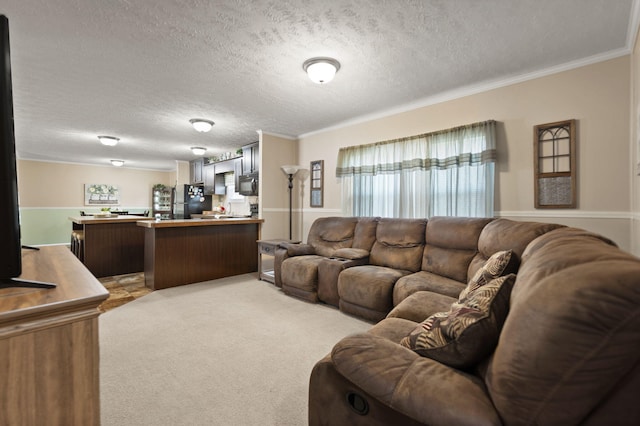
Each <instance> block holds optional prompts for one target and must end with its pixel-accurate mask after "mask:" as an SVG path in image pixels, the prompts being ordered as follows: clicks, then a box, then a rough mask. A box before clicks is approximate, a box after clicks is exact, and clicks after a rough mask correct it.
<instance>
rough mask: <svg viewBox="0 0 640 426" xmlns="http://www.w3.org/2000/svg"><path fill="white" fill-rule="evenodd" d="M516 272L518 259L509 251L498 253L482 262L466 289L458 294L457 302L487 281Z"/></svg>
mask: <svg viewBox="0 0 640 426" xmlns="http://www.w3.org/2000/svg"><path fill="white" fill-rule="evenodd" d="M517 271H518V259H517V258H516V256H514V254H513V252H512V251H511V250H505V251H498V252H496V253H494V254H492V255H491V257H489V259H487V260H486V262H484V265H482V268H480V269H478V271H477V272H476V273H475V275H474V276H473V278H471V279H470V280H469V282H468V283H467V287H466V288H465V289H464V290H462V292H460V295H459V296H458V300H462V299H463V298H464V297H466V296H467V294H468V293H469V292H471V291H474V290H476V289H478V288H479V287H481V286H483V285H485V284H486V283H488V282H489V281H491V280H493V279H495V278H498V277H501V276H503V275H507V274H511V273H516V272H517Z"/></svg>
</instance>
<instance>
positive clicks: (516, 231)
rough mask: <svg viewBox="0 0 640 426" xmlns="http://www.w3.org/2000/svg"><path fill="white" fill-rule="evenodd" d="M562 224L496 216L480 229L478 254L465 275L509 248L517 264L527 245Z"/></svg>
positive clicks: (472, 274) (474, 271)
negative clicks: (523, 220)
mask: <svg viewBox="0 0 640 426" xmlns="http://www.w3.org/2000/svg"><path fill="white" fill-rule="evenodd" d="M563 227H564V225H558V224H555V223H541V222H519V221H513V220H509V219H504V218H498V219H495V220H493V221H492V222H491V223H488V224H487V226H485V227H484V228H483V229H482V232H481V233H480V238H479V239H478V254H476V256H475V257H474V258H473V260H472V261H471V263H470V264H469V270H468V272H467V277H468V278H471V277H473V276H474V275H475V273H476V272H477V271H478V269H480V268H481V267H482V265H484V263H485V262H486V261H487V259H488V258H489V257H491V255H492V254H494V253H496V252H499V251H504V250H511V251H512V252H513V255H514V256H515V258H514V260H515V261H516V262H517V263H518V264H519V263H520V259H521V257H522V253H523V252H524V249H525V248H526V247H527V245H528V244H529V243H530V242H531V241H533V240H534V239H536V238H537V237H539V236H540V235H543V234H545V233H547V232H549V231H553V230H554V229H558V228H563Z"/></svg>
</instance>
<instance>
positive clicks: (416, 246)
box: [276, 218, 640, 425]
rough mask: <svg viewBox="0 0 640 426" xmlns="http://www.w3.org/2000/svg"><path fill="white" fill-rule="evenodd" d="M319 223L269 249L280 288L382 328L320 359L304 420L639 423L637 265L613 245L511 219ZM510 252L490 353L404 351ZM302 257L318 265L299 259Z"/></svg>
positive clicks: (482, 343) (492, 317)
mask: <svg viewBox="0 0 640 426" xmlns="http://www.w3.org/2000/svg"><path fill="white" fill-rule="evenodd" d="M361 221H362V223H363V224H366V225H365V226H362V227H360V228H358V225H359V224H360V222H361ZM318 225H319V226H316V224H315V223H314V225H313V226H312V228H311V230H310V238H309V240H308V243H307V244H302V245H299V246H297V247H293V246H288V247H281V248H279V249H278V250H277V251H276V268H277V272H276V279H277V280H279V281H277V283H278V285H280V286H282V289H283V291H285V292H286V293H287V294H290V295H293V296H297V297H302V298H304V299H306V300H309V301H318V300H320V301H323V302H325V303H329V304H332V305H335V306H338V307H339V308H340V309H341V310H342V311H344V312H347V313H349V314H352V315H358V316H361V317H363V318H366V319H368V320H371V321H379V322H377V323H376V324H375V325H374V326H373V327H372V328H371V329H370V330H369V331H368V332H367V333H361V334H356V335H352V336H348V337H345V338H344V339H342V340H341V341H339V342H337V344H336V345H335V347H334V348H333V350H332V352H331V353H330V354H328V355H327V356H326V357H325V358H323V359H322V360H320V361H318V363H317V364H316V365H315V367H314V368H313V371H312V373H311V379H310V385H309V424H310V425H342V424H349V425H390V424H394V425H395V424H402V425H484V424H487V425H501V424H506V425H512V424H513V425H519V424H528V425H533V424H541V425H542V424H544V425H568V424H584V425H604V424H606V425H609V424H616V425H635V424H640V404H637V395H639V394H640V259H638V258H636V257H634V256H632V255H630V254H627V253H625V252H623V251H621V250H619V249H618V248H617V247H616V246H615V244H614V243H613V242H611V241H609V240H608V239H606V238H603V237H601V236H598V235H595V234H593V233H590V232H587V231H584V230H580V229H575V228H569V227H564V226H561V225H555V224H546V223H535V222H516V221H511V220H507V219H471V218H431V219H429V220H428V221H422V220H406V219H375V218H366V219H365V218H362V219H360V218H323V219H322V220H321V221H320V223H319V224H318ZM350 227H351V228H350ZM348 229H351V231H349V230H348ZM356 229H358V230H359V234H358V233H357V232H356ZM364 229H366V232H364V231H363V230H364ZM311 234H314V236H313V238H311ZM356 234H358V237H356ZM363 235H366V236H367V237H366V238H365V237H363ZM372 235H373V236H374V238H371V236H372ZM320 247H322V248H320ZM296 250H297V251H296ZM416 251H420V255H419V256H416V255H415V253H414V252H416ZM504 251H509V253H510V254H511V258H512V260H513V259H515V262H516V263H515V264H514V265H516V266H518V265H519V268H518V269H517V275H513V274H511V275H505V276H503V277H502V278H499V279H498V280H501V281H500V282H505V284H504V286H503V287H501V288H507V289H508V292H506V290H505V291H502V290H501V291H500V293H499V294H503V293H504V294H503V295H502V296H501V297H503V298H505V299H504V300H505V303H506V305H507V310H508V313H507V312H504V313H503V317H504V318H502V320H503V321H504V323H503V324H501V327H499V328H497V333H498V334H497V335H496V338H495V341H490V342H489V341H487V342H485V341H482V340H480V341H476V342H475V343H474V346H477V347H478V348H482V349H483V350H484V351H485V352H484V353H485V354H486V353H488V354H489V355H488V356H487V355H483V356H482V358H481V359H480V360H479V361H478V362H475V363H473V364H469V365H465V366H464V367H455V366H453V365H455V363H453V362H449V360H448V359H446V358H444V359H440V360H437V359H439V358H438V357H437V356H431V355H429V354H427V355H426V356H421V355H420V354H419V351H418V350H415V348H414V350H412V349H410V348H408V347H406V346H407V345H406V341H407V339H408V336H411V335H414V334H415V333H416V330H418V331H419V330H422V331H423V332H424V328H425V325H424V324H425V323H428V324H429V326H431V323H429V321H424V320H425V319H427V318H434V317H437V316H438V315H440V314H436V313H437V312H446V311H447V310H448V309H450V310H449V313H451V312H454V309H453V308H454V307H455V306H456V303H461V300H462V301H464V300H463V295H462V294H464V293H465V292H466V290H465V292H462V294H461V291H462V290H463V289H465V288H467V283H468V282H469V283H472V282H473V280H474V279H476V278H477V277H478V276H480V275H482V273H484V272H486V271H485V268H487V266H486V264H489V263H491V260H489V261H487V260H488V259H490V258H491V259H493V258H494V257H495V256H496V255H498V254H500V253H504ZM367 252H368V253H369V255H368V256H367V255H366V253H367ZM298 253H305V254H304V256H318V258H310V259H315V260H313V262H308V263H302V262H298V261H297V259H296V258H298V257H299V256H297V255H296V254H298ZM304 256H302V257H304ZM348 256H350V258H349V257H348ZM485 262H486V264H485ZM311 265H314V266H311ZM510 265H511V263H510ZM511 266H513V265H511ZM514 271H515V269H514ZM505 274H506V272H505ZM296 280H299V281H296ZM493 282H496V281H492V283H493ZM506 283H509V287H506V286H507V284H506ZM470 285H471V284H469V286H470ZM487 287H488V286H487ZM467 290H468V289H467ZM458 297H460V298H459V299H458ZM496 297H498V296H496ZM490 312H491V315H489V316H488V319H487V320H486V321H488V322H487V323H490V324H491V325H492V326H495V319H496V317H498V316H499V315H494V313H495V312H494V311H490ZM434 314H436V315H434ZM489 320H491V321H490V322H489ZM423 321H424V322H423ZM421 322H423V323H422V324H420V323H421ZM496 327H497V326H496ZM464 333H465V332H463V333H462V335H463V336H464ZM468 335H469V334H468V333H467V337H468ZM459 337H460V336H459ZM460 340H461V338H460ZM488 340H491V339H488ZM459 343H460V341H455V340H454V341H451V342H449V343H448V344H447V345H445V347H444V349H446V350H449V349H451V347H453V348H455V345H456V344H459ZM448 346H451V347H448ZM485 346H486V347H485ZM440 349H442V348H439V349H438V350H440ZM464 349H465V350H468V349H469V348H468V347H467V348H464ZM471 349H474V348H471ZM461 352H464V351H461ZM451 353H453V354H454V355H455V354H456V353H457V352H455V351H453V352H451Z"/></svg>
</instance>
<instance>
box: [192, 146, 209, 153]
mask: <svg viewBox="0 0 640 426" xmlns="http://www.w3.org/2000/svg"><path fill="white" fill-rule="evenodd" d="M191 152H193V155H203V154H204V153H205V152H207V148H203V147H201V146H192V147H191Z"/></svg>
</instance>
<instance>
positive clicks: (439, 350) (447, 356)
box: [400, 274, 516, 368]
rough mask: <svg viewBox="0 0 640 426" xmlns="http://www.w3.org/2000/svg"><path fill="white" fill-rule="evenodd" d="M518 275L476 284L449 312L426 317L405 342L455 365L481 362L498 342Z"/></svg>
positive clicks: (431, 356)
mask: <svg viewBox="0 0 640 426" xmlns="http://www.w3.org/2000/svg"><path fill="white" fill-rule="evenodd" d="M515 278H516V276H515V274H509V275H507V276H504V277H499V278H496V279H494V280H492V281H489V282H488V283H486V284H484V285H481V286H480V287H475V286H474V288H473V290H471V291H468V292H466V293H465V295H464V296H461V297H460V299H459V300H458V301H457V302H456V303H454V304H452V305H451V308H450V309H449V311H448V312H440V313H436V314H434V315H432V316H430V317H429V318H427V319H426V320H424V321H423V322H422V323H421V324H420V325H419V326H418V327H416V329H415V330H414V331H412V332H411V333H410V334H409V335H408V336H407V337H405V338H404V339H402V341H401V342H400V343H401V345H402V346H405V347H407V348H410V349H412V350H414V351H415V352H416V353H418V354H419V355H422V356H425V357H429V358H432V359H435V360H436V361H439V362H442V363H443V364H447V365H450V366H452V367H456V368H468V367H471V366H473V365H475V364H477V363H478V362H480V361H481V360H482V359H484V358H485V357H486V356H487V355H489V354H490V353H491V352H492V351H493V349H494V348H495V346H496V344H497V342H498V337H499V335H500V330H501V329H502V324H503V323H504V320H505V318H506V316H507V312H508V311H509V296H510V294H511V288H512V287H513V283H514V282H515Z"/></svg>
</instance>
